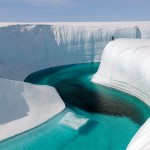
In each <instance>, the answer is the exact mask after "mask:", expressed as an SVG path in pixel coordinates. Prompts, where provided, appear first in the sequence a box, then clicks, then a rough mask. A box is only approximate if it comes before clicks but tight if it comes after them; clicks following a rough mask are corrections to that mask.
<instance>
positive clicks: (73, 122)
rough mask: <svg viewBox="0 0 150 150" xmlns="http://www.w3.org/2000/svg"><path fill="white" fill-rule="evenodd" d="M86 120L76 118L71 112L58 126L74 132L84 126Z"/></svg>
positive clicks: (80, 117) (81, 117)
mask: <svg viewBox="0 0 150 150" xmlns="http://www.w3.org/2000/svg"><path fill="white" fill-rule="evenodd" d="M88 120H89V119H88V118H86V117H83V116H76V115H75V114H74V113H72V112H68V113H66V114H65V116H64V117H63V118H62V119H61V120H60V122H59V124H62V125H65V126H68V127H70V128H72V129H74V130H78V129H79V128H80V127H82V126H83V125H85V124H86V123H87V122H88Z"/></svg>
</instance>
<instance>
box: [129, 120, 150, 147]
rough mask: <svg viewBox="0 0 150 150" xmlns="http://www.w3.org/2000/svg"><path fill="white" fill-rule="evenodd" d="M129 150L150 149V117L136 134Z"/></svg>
mask: <svg viewBox="0 0 150 150" xmlns="http://www.w3.org/2000/svg"><path fill="white" fill-rule="evenodd" d="M127 150H150V119H148V120H147V121H146V122H145V123H144V125H143V126H142V127H141V128H140V129H139V130H138V132H137V133H136V134H135V136H134V137H133V139H132V140H131V142H130V143H129V145H128V147H127Z"/></svg>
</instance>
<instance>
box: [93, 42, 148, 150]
mask: <svg viewBox="0 0 150 150" xmlns="http://www.w3.org/2000/svg"><path fill="white" fill-rule="evenodd" d="M149 66H150V39H118V40H115V41H112V42H110V43H109V44H108V45H107V46H106V48H105V49H104V52H103V55H102V60H101V64H100V67H99V69H98V71H97V73H96V74H95V75H94V76H93V79H92V81H93V82H95V83H98V84H102V85H105V86H108V87H111V88H115V89H118V90H121V91H124V92H126V93H129V94H131V95H133V96H136V97H138V98H139V99H141V100H142V101H143V102H145V103H146V104H147V105H149V106H150V70H149ZM149 132H150V119H148V120H147V122H146V123H145V124H144V125H143V126H142V127H141V129H140V130H139V131H138V132H137V133H136V135H135V136H134V138H133V139H132V140H131V142H130V144H129V146H128V148H127V150H149V149H150V144H149V137H150V136H149Z"/></svg>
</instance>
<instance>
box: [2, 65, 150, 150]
mask: <svg viewBox="0 0 150 150" xmlns="http://www.w3.org/2000/svg"><path fill="white" fill-rule="evenodd" d="M98 67H99V63H86V64H77V65H67V66H59V67H54V68H49V69H45V70H42V71H38V72H35V73H33V74H31V75H29V76H28V77H27V78H26V79H25V82H30V83H34V84H40V85H51V86H54V87H55V88H56V89H57V91H58V93H59V94H60V96H61V98H62V99H63V100H64V102H65V104H66V109H65V110H64V111H63V112H61V113H60V114H58V115H57V116H55V117H53V118H52V119H50V120H48V121H47V122H46V123H44V124H42V125H40V126H38V127H36V128H34V129H32V130H30V131H27V132H25V133H22V134H20V135H17V136H15V137H12V138H10V139H8V140H5V141H3V142H1V143H0V150H125V149H126V147H127V145H128V143H129V142H130V140H131V139H132V137H133V136H134V134H135V133H136V132H137V130H138V129H139V128H140V127H141V125H142V124H143V123H144V122H145V121H146V120H147V119H148V118H149V116H150V108H149V107H148V106H147V105H146V104H144V103H143V102H142V101H140V100H139V99H137V98H135V97H133V96H131V95H128V94H125V93H123V92H120V91H118V90H114V89H111V88H107V87H104V86H101V85H97V84H94V83H92V82H91V78H92V76H93V74H94V73H95V72H96V71H97V69H98ZM68 112H71V113H73V114H75V115H76V116H77V117H81V116H82V117H85V118H88V122H87V123H86V124H85V125H83V126H82V127H81V128H79V130H73V129H72V128H70V127H68V126H65V125H62V124H60V123H59V122H60V120H61V119H62V118H63V117H64V116H65V115H66V114H67V113H68Z"/></svg>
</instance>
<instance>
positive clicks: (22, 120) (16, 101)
mask: <svg viewBox="0 0 150 150" xmlns="http://www.w3.org/2000/svg"><path fill="white" fill-rule="evenodd" d="M64 108H65V104H64V102H63V101H62V99H61V98H60V96H59V95H58V93H57V91H56V90H55V88H53V87H50V86H39V85H32V84H29V83H24V82H20V81H11V80H6V79H1V78H0V141H1V140H5V139H7V138H9V137H12V136H14V135H17V134H20V133H22V132H24V131H27V130H29V129H31V128H34V127H36V126H37V125H40V124H41V123H43V122H45V121H47V120H48V119H50V118H52V117H53V116H55V115H56V114H58V113H59V112H61V111H62V110H63V109H64Z"/></svg>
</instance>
